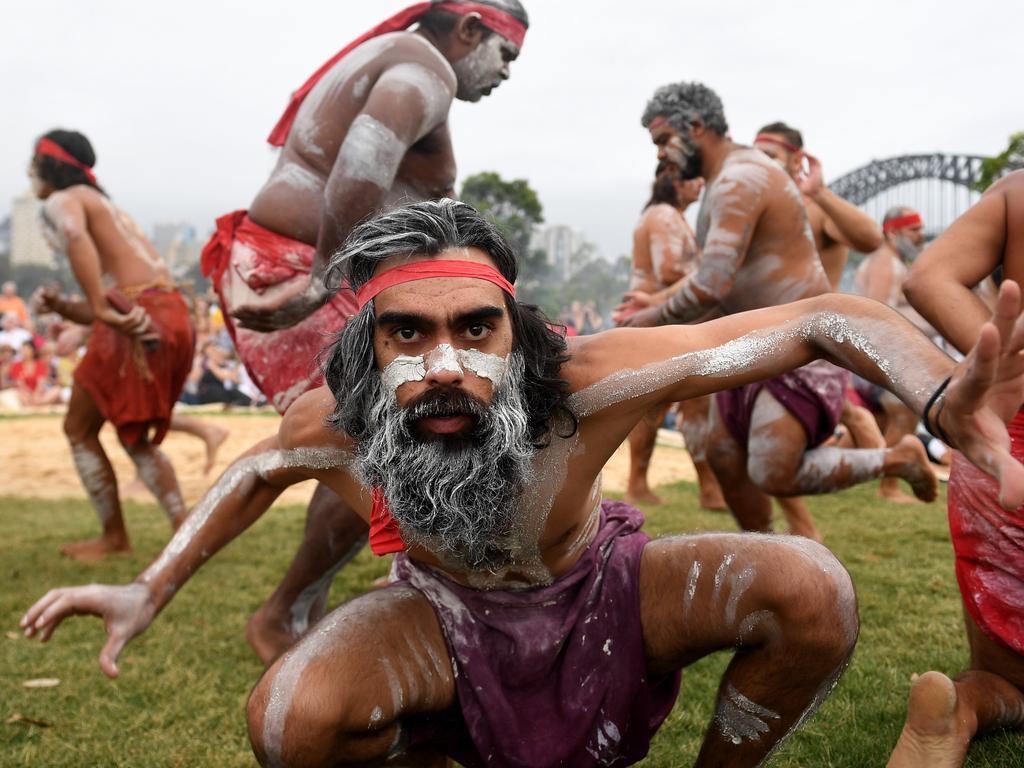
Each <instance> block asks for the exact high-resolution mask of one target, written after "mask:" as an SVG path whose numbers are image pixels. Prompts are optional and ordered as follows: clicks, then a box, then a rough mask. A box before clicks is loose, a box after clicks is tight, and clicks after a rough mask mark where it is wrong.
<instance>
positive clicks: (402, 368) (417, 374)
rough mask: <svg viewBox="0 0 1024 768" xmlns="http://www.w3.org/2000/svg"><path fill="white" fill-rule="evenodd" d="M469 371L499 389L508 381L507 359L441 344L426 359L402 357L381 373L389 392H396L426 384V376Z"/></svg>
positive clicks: (417, 356) (475, 350)
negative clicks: (414, 384)
mask: <svg viewBox="0 0 1024 768" xmlns="http://www.w3.org/2000/svg"><path fill="white" fill-rule="evenodd" d="M466 368H468V369H469V370H471V371H472V372H473V373H475V374H476V375H477V376H479V377H480V378H481V379H488V380H489V381H490V382H491V383H492V384H493V386H495V387H497V386H499V385H500V384H501V382H502V381H503V380H504V378H505V372H506V371H507V370H508V359H507V358H504V357H500V356H498V355H491V354H488V353H486V352H481V351H480V350H478V349H455V348H454V347H453V346H452V345H451V344H438V345H437V346H436V347H434V348H433V349H432V350H430V351H429V352H427V354H426V355H399V356H398V357H396V358H395V359H394V360H392V361H391V362H390V363H388V364H387V366H385V368H384V370H383V371H381V380H382V382H383V384H384V388H385V389H386V390H387V391H389V392H394V391H395V390H397V389H398V388H399V387H400V386H402V385H403V384H405V383H406V382H407V381H423V380H424V379H425V378H426V377H427V374H438V373H442V372H444V371H449V372H452V373H463V372H464V369H466Z"/></svg>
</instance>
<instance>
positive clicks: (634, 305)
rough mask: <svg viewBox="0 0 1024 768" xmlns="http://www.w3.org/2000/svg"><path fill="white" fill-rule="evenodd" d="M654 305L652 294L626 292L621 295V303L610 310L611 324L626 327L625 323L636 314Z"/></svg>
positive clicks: (654, 300)
mask: <svg viewBox="0 0 1024 768" xmlns="http://www.w3.org/2000/svg"><path fill="white" fill-rule="evenodd" d="M655 304H656V298H655V296H654V294H652V293H648V292H647V291H626V292H625V293H624V294H622V303H621V304H619V305H618V306H617V307H615V309H613V310H612V322H613V323H615V324H616V325H628V323H627V322H626V321H627V320H628V319H629V318H630V317H632V316H633V315H635V314H636V313H637V312H640V311H641V310H644V309H646V308H648V307H651V306H654V305H655Z"/></svg>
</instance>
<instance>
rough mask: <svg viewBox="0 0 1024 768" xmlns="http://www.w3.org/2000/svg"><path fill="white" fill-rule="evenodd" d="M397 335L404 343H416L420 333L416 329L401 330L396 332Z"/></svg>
mask: <svg viewBox="0 0 1024 768" xmlns="http://www.w3.org/2000/svg"><path fill="white" fill-rule="evenodd" d="M395 335H396V336H398V338H399V339H401V340H402V341H414V340H415V339H416V337H417V336H419V333H417V331H416V329H415V328H399V329H398V330H397V331H395Z"/></svg>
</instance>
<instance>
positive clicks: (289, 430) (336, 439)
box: [278, 387, 352, 449]
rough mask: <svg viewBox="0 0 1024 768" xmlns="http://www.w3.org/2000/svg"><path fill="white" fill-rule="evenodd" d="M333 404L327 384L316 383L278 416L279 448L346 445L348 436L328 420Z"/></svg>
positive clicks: (332, 396) (342, 446)
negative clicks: (313, 387) (280, 416)
mask: <svg viewBox="0 0 1024 768" xmlns="http://www.w3.org/2000/svg"><path fill="white" fill-rule="evenodd" d="M334 405H335V403H334V395H332V394H331V391H330V390H329V389H328V388H327V387H317V388H316V389H313V390H310V391H309V392H307V393H306V394H304V395H302V396H301V397H299V398H298V399H297V400H296V401H295V402H294V403H292V404H291V406H290V407H289V408H288V411H287V412H286V413H285V415H284V418H283V419H282V420H281V428H280V429H279V430H278V441H279V443H280V446H281V448H285V449H290V448H327V447H338V448H344V447H347V446H348V445H349V444H350V443H351V442H352V441H351V438H349V436H348V435H346V434H345V433H344V432H341V431H340V430H337V429H335V428H334V427H332V426H331V425H330V424H328V423H327V418H328V417H329V416H330V415H331V413H332V412H333V411H334Z"/></svg>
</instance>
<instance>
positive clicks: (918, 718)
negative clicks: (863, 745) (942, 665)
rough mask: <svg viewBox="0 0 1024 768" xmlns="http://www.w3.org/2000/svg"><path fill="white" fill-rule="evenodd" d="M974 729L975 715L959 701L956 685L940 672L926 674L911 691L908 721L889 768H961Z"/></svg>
mask: <svg viewBox="0 0 1024 768" xmlns="http://www.w3.org/2000/svg"><path fill="white" fill-rule="evenodd" d="M975 728H976V719H975V716H974V713H973V712H969V711H967V708H966V707H964V706H960V705H959V702H958V701H957V695H956V684H955V683H954V682H953V681H952V680H950V679H949V678H948V677H946V676H945V675H944V674H942V673H941V672H925V673H924V674H923V675H921V676H920V677H919V678H917V680H915V681H914V685H913V687H912V688H911V689H910V703H909V705H908V707H907V722H906V724H905V725H904V726H903V733H901V734H900V739H899V741H898V742H896V749H894V750H893V753H892V756H891V757H890V758H889V764H888V768H958V767H959V766H961V765H963V762H964V759H965V758H966V757H967V747H968V746H969V745H970V742H971V736H973V735H974V731H975Z"/></svg>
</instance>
